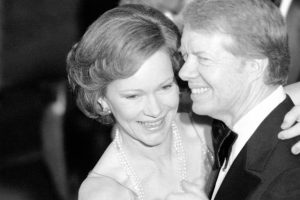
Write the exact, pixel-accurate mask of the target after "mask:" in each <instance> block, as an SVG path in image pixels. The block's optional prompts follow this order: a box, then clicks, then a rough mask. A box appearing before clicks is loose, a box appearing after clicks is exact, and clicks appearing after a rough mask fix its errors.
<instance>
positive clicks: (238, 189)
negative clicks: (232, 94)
mask: <svg viewBox="0 0 300 200" xmlns="http://www.w3.org/2000/svg"><path fill="white" fill-rule="evenodd" d="M293 106H294V104H293V102H292V100H291V99H290V97H288V96H287V98H286V99H285V100H284V101H283V102H282V103H281V104H279V105H278V106H277V107H276V108H275V109H274V110H273V111H272V112H271V113H270V114H269V115H268V117H267V118H266V119H265V120H264V121H263V122H262V123H261V124H260V126H259V127H258V128H257V130H256V131H255V132H254V134H253V135H252V137H251V138H250V140H249V141H248V142H247V144H246V145H245V146H244V148H243V149H242V150H241V152H240V153H239V155H238V156H237V158H236V159H235V160H234V162H233V164H232V166H231V168H230V170H229V171H228V173H227V175H226V176H225V179H224V180H223V182H222V184H221V186H220V188H219V190H218V192H217V194H216V197H215V200H233V199H237V200H243V199H246V197H247V196H249V194H251V193H252V192H253V191H254V190H255V188H256V187H257V186H258V185H259V183H260V182H261V177H260V174H261V172H262V171H263V170H264V168H265V165H266V164H267V162H268V160H269V158H270V156H271V154H272V151H273V149H274V148H275V146H276V144H277V142H278V139H277V133H279V131H280V130H281V129H280V125H281V123H282V120H283V116H284V115H285V114H286V113H287V112H288V111H289V110H290V109H291V108H292V107H293Z"/></svg>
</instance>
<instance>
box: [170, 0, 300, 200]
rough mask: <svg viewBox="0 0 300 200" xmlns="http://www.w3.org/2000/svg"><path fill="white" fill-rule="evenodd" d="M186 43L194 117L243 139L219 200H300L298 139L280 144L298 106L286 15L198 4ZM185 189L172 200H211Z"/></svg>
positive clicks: (237, 141) (246, 6) (258, 6)
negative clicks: (290, 88)
mask: <svg viewBox="0 0 300 200" xmlns="http://www.w3.org/2000/svg"><path fill="white" fill-rule="evenodd" d="M181 43H182V44H181V52H182V54H183V56H184V59H185V64H184V65H183V67H182V69H181V71H180V73H179V75H180V77H181V78H182V79H183V80H185V81H188V84H189V87H190V89H191V92H192V94H191V98H192V100H193V106H192V108H193V111H194V112H195V113H196V114H199V115H209V116H211V117H213V118H215V119H218V120H221V121H223V122H224V123H225V124H226V125H227V126H228V127H229V128H230V129H231V130H233V132H235V133H236V134H235V136H232V138H233V139H232V141H233V142H234V144H233V146H232V148H231V149H232V151H231V153H229V158H228V157H227V158H225V162H224V163H219V164H221V170H220V172H219V174H218V177H217V181H216V183H215V187H214V190H213V193H212V199H215V200H243V199H248V200H273V199H274V200H275V199H276V200H277V199H278V200H279V199H282V200H283V199H289V200H293V199H295V200H296V199H300V181H299V180H300V159H299V158H298V157H296V156H294V155H292V154H291V153H290V147H291V146H292V144H294V143H295V142H296V140H297V139H296V140H295V139H292V140H285V141H279V140H278V139H277V133H278V132H279V131H280V130H281V128H280V124H281V122H282V120H283V118H284V115H285V114H286V113H287V112H288V111H289V110H290V109H291V108H292V107H293V106H294V104H293V103H292V101H291V99H290V98H289V97H288V96H286V94H285V93H284V91H283V88H282V85H283V84H285V83H286V80H287V74H288V65H289V52H288V45H287V31H286V26H285V24H284V20H283V18H282V16H281V14H280V12H279V10H278V8H276V6H275V5H274V4H273V3H271V1H270V0H210V1H208V0H196V1H194V2H192V3H191V4H189V5H188V7H187V9H186V10H185V13H184V29H183V35H182V40H181ZM233 135H234V134H233ZM225 143H226V142H225ZM220 149H222V147H220ZM217 150H218V151H217V152H219V149H217ZM216 159H217V160H218V161H219V159H218V158H216ZM183 187H184V190H185V191H186V193H181V194H174V195H170V196H169V198H168V199H172V200H173V199H176V200H177V199H186V200H192V199H206V197H205V195H203V194H202V193H201V188H197V185H196V184H189V185H187V184H183Z"/></svg>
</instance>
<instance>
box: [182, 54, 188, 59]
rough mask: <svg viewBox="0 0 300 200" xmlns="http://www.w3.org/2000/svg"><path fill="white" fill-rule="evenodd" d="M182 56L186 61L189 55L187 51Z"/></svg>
mask: <svg viewBox="0 0 300 200" xmlns="http://www.w3.org/2000/svg"><path fill="white" fill-rule="evenodd" d="M182 58H183V60H184V61H186V60H187V58H188V55H187V54H186V53H185V54H182Z"/></svg>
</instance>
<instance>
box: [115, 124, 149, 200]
mask: <svg viewBox="0 0 300 200" xmlns="http://www.w3.org/2000/svg"><path fill="white" fill-rule="evenodd" d="M114 143H115V146H116V148H117V151H118V156H119V159H120V162H121V165H122V167H123V168H124V169H125V172H126V174H127V176H128V177H129V178H130V180H131V182H132V185H133V188H134V189H135V192H136V194H137V196H138V199H139V200H143V199H144V196H145V195H144V190H143V188H142V186H141V180H140V179H139V177H138V176H137V175H136V173H135V172H134V170H133V169H132V167H131V165H130V164H129V162H128V159H127V156H126V154H125V152H124V150H123V147H122V145H121V140H120V133H119V129H118V128H117V129H116V135H115V139H114Z"/></svg>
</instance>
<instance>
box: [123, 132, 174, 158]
mask: <svg viewBox="0 0 300 200" xmlns="http://www.w3.org/2000/svg"><path fill="white" fill-rule="evenodd" d="M117 128H118V127H117ZM118 129H119V139H120V143H121V145H122V147H123V149H124V151H125V152H126V154H127V156H128V157H130V158H133V159H134V160H142V161H152V162H155V163H158V162H166V161H168V160H169V159H170V160H171V158H172V157H173V156H172V155H173V154H174V148H173V146H174V144H173V140H174V138H173V137H174V136H173V134H172V129H171V128H170V130H169V133H168V134H167V136H166V138H165V139H164V140H163V141H162V143H160V144H158V145H155V146H148V145H146V144H144V143H143V142H141V141H139V140H137V139H135V138H133V137H131V136H130V135H129V134H127V133H125V132H124V130H122V129H120V128H118ZM130 160H131V159H130Z"/></svg>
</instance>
